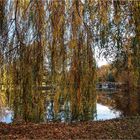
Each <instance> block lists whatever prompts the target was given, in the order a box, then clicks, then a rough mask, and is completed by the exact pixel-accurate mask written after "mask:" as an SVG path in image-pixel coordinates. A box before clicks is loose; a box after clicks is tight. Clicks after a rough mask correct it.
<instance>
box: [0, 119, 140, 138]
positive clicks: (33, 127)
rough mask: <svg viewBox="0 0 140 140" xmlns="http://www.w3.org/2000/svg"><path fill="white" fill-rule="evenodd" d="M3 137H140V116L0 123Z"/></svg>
mask: <svg viewBox="0 0 140 140" xmlns="http://www.w3.org/2000/svg"><path fill="white" fill-rule="evenodd" d="M0 138H1V139H47V138H48V139H140V117H131V118H123V119H113V120H108V121H95V122H78V123H71V124H67V123H46V124H33V123H27V124H25V123H23V124H5V123H0Z"/></svg>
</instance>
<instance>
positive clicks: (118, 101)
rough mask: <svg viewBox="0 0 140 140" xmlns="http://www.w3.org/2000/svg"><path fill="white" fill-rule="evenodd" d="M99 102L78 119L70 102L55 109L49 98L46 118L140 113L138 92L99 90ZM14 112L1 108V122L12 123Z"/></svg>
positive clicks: (99, 117) (63, 119)
mask: <svg viewBox="0 0 140 140" xmlns="http://www.w3.org/2000/svg"><path fill="white" fill-rule="evenodd" d="M97 93H98V97H97V102H96V104H95V106H94V109H93V112H85V113H83V114H80V113H79V112H78V113H77V114H78V117H77V119H74V120H73V119H72V113H71V111H70V102H67V105H65V106H64V105H59V110H55V106H54V100H52V99H51V100H49V101H47V102H46V104H45V108H46V109H45V112H44V120H43V122H48V121H61V122H72V121H74V122H75V121H85V120H93V121H94V120H108V119H113V118H119V117H126V116H137V115H140V94H139V93H138V92H130V93H129V92H127V93H126V92H116V91H114V92H112V91H111V92H108V91H98V92H97ZM13 116H14V112H13V111H11V110H10V109H8V108H1V109H0V122H6V123H10V122H12V120H13Z"/></svg>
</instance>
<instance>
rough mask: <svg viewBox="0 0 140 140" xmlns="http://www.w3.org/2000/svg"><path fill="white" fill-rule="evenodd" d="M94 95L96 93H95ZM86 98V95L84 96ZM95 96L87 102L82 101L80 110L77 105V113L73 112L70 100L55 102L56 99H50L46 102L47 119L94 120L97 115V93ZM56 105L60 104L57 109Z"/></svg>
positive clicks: (67, 120)
mask: <svg viewBox="0 0 140 140" xmlns="http://www.w3.org/2000/svg"><path fill="white" fill-rule="evenodd" d="M93 95H94V94H93ZM83 98H84V97H83ZM93 98H94V100H93ZM93 98H90V99H88V101H87V102H85V101H83V102H81V103H80V104H81V106H80V111H81V112H80V111H79V112H78V109H77V108H78V107H79V106H75V112H74V113H75V114H74V113H73V112H72V109H71V105H70V104H71V103H72V101H70V100H63V101H62V100H59V101H58V102H54V100H49V101H48V102H47V104H46V113H45V119H46V120H47V121H53V120H56V121H62V122H63V121H66V122H69V121H77V120H93V119H94V118H95V116H96V100H95V95H94V97H93ZM54 106H58V107H57V110H55V109H54Z"/></svg>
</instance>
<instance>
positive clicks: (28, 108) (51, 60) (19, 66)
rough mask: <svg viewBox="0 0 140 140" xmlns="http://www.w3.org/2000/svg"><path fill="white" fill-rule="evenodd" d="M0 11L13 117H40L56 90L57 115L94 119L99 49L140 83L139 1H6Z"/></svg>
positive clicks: (1, 54) (0, 52)
mask: <svg viewBox="0 0 140 140" xmlns="http://www.w3.org/2000/svg"><path fill="white" fill-rule="evenodd" d="M0 9H1V10H0V40H1V42H0V45H1V47H0V64H1V67H0V74H1V79H0V81H1V82H2V83H3V86H4V89H3V90H4V92H5V95H6V96H7V102H8V103H9V104H10V105H11V107H12V108H13V110H14V118H15V119H17V118H20V117H21V118H22V119H24V120H25V121H31V120H32V121H40V120H42V119H43V115H44V110H45V106H44V104H45V102H46V94H47V95H48V94H55V96H54V98H53V100H54V110H55V112H56V113H57V112H59V111H60V110H61V109H62V106H63V107H64V108H69V110H70V112H71V116H72V119H80V120H85V119H86V118H85V116H88V117H87V118H92V117H93V112H94V111H95V107H96V106H95V104H96V92H95V84H96V62H95V48H97V47H98V48H99V49H100V50H106V51H103V54H104V55H105V56H107V55H111V56H113V57H114V58H116V62H121V63H118V64H123V65H124V64H125V68H126V69H127V71H128V75H129V76H128V77H129V78H128V80H127V81H128V82H129V79H131V81H135V83H133V84H134V85H135V86H137V85H138V83H139V81H140V74H139V73H140V69H139V61H138V59H139V56H140V55H139V52H140V51H139V18H138V17H139V2H126V1H123V2H122V1H111V0H110V1H102V0H98V1H97V0H89V1H88V0H85V1H83V0H62V1H54V0H48V1H44V0H36V1H35V0H34V1H30V0H14V1H8V0H7V1H6V0H5V1H0ZM117 66H119V65H117ZM44 73H45V76H44ZM44 81H45V86H46V87H47V86H49V89H50V91H46V92H45V93H44V91H42V90H40V89H41V88H42V86H43V83H44ZM129 85H130V84H129Z"/></svg>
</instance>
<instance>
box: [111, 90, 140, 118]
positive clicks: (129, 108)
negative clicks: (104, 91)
mask: <svg viewBox="0 0 140 140" xmlns="http://www.w3.org/2000/svg"><path fill="white" fill-rule="evenodd" d="M113 100H114V101H115V109H118V110H120V111H121V112H122V116H136V115H140V93H139V92H138V91H129V92H123V93H118V94H115V95H114V96H113Z"/></svg>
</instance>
